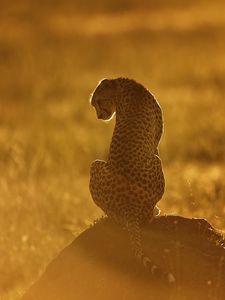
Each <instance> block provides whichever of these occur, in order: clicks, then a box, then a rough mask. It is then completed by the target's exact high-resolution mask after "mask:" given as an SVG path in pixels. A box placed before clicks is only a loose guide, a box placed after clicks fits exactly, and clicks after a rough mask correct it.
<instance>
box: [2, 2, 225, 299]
mask: <svg viewBox="0 0 225 300" xmlns="http://www.w3.org/2000/svg"><path fill="white" fill-rule="evenodd" d="M0 6H1V9H0V74H1V75H0V76H1V80H0V170H1V173H0V174H1V177H0V208H1V209H0V225H1V227H0V228H1V235H0V239H1V243H0V299H7V300H8V299H17V298H18V297H19V296H20V295H21V294H22V293H23V291H24V289H25V288H26V287H28V286H29V284H30V283H31V282H32V281H33V280H35V279H36V278H37V277H38V276H39V275H40V274H41V272H42V271H43V269H44V267H45V266H46V265H47V263H48V262H49V261H50V260H51V259H52V258H53V257H54V256H55V255H57V253H58V252H59V251H60V250H61V249H62V248H63V247H64V246H65V245H66V244H68V243H69V242H70V241H71V240H72V239H73V238H74V235H75V236H76V235H77V234H78V233H79V232H81V231H82V230H84V229H85V228H87V226H88V225H89V224H91V222H93V220H94V219H95V218H97V217H100V216H101V214H102V213H101V211H100V210H99V209H97V208H96V207H95V205H94V204H93V203H92V200H91V198H90V195H89V191H88V180H89V166H90V163H91V161H93V160H94V159H96V158H101V159H105V158H106V157H107V152H108V147H109V143H110V139H111V135H112V131H113V126H114V121H112V122H110V123H104V122H99V121H98V120H97V119H96V116H95V112H94V110H93V109H92V108H91V107H90V105H89V102H88V100H89V97H90V93H91V92H92V90H93V89H94V87H95V85H96V84H97V82H98V81H99V80H100V79H102V78H106V77H108V78H112V77H118V76H125V77H129V78H134V79H136V80H137V81H139V82H141V83H143V84H144V85H145V86H146V87H148V88H149V89H150V91H151V92H152V93H153V94H154V95H155V96H156V98H157V99H158V100H159V102H160V104H161V106H162V109H163V112H164V119H165V132H164V136H163V139H162V141H161V144H160V153H161V157H162V160H163V164H164V171H165V176H166V183H167V188H166V193H165V196H164V198H163V200H162V201H161V203H160V208H161V210H162V211H163V212H164V213H168V214H169V213H174V214H181V215H184V216H188V217H204V218H206V219H207V220H208V221H209V222H210V223H211V224H212V225H214V226H215V227H216V228H218V229H219V230H225V218H224V215H225V172H224V166H225V164H224V160H225V152H224V151H225V97H224V96H225V85H224V78H225V38H224V32H225V18H224V8H225V5H224V1H223V0H217V1H209V0H204V1H200V0H198V1H194V0H187V1H181V0H172V1H166V0H148V1H147V0H146V1H144V0H123V1H115V0H114V1H113V0H104V1H102V0H95V1H92V0H86V1H82V0H76V1H72V0H71V1H70V0H64V1H59V0H55V1H53V0H45V1H44V0H39V1H38V0H33V1H29V0H20V1H15V0H14V1H4V0H1V1H0ZM71 232H72V233H73V234H72V233H71Z"/></svg>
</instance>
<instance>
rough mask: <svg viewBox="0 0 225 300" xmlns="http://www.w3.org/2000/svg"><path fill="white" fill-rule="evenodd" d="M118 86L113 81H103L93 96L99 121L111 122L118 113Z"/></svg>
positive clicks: (91, 100)
mask: <svg viewBox="0 0 225 300" xmlns="http://www.w3.org/2000/svg"><path fill="white" fill-rule="evenodd" d="M115 100H116V85H115V82H114V81H113V80H109V79H103V80H102V81H101V82H100V83H99V84H98V86H97V87H96V89H95V90H94V92H93V94H92V95H91V99H90V102H91V105H92V106H94V108H95V110H96V114H97V118H98V119H102V120H105V121H106V120H107V121H109V120H110V119H111V118H112V117H113V115H114V113H115V112H116V103H115Z"/></svg>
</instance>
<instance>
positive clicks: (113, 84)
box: [99, 78, 117, 89]
mask: <svg viewBox="0 0 225 300" xmlns="http://www.w3.org/2000/svg"><path fill="white" fill-rule="evenodd" d="M99 84H104V86H105V87H108V88H111V89H116V88H117V83H116V80H115V79H107V78H103V79H102V80H101V81H100V83H99Z"/></svg>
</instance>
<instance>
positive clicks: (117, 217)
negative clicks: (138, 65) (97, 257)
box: [90, 78, 174, 282]
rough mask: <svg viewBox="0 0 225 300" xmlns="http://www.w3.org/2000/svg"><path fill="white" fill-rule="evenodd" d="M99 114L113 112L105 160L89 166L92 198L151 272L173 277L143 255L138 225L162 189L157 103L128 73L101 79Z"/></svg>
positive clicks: (96, 96) (152, 208) (150, 213)
mask: <svg viewBox="0 0 225 300" xmlns="http://www.w3.org/2000/svg"><path fill="white" fill-rule="evenodd" d="M91 104H92V105H93V106H94V108H95V109H96V113H97V117H98V119H103V120H109V119H110V118H111V117H112V116H113V115H114V113H116V125H115V129H114V133H113V137H112V141H111V145H110V150H109V156H108V159H107V162H105V161H102V160H96V161H94V162H93V163H92V165H91V170H90V192H91V195H92V198H93V200H94V202H95V203H96V204H97V205H98V206H99V207H100V208H101V209H102V210H103V211H104V212H105V213H106V215H108V216H109V217H110V218H112V219H113V220H114V221H115V222H117V223H119V224H121V225H122V226H126V227H127V229H128V232H129V235H130V240H131V245H132V248H133V251H134V254H135V256H136V257H137V258H138V260H140V261H141V262H142V263H143V264H144V266H145V267H146V268H148V269H149V270H150V271H151V272H152V274H153V275H156V276H158V277H161V278H166V279H167V280H168V281H170V282H172V281H174V277H173V275H172V274H170V273H166V272H164V271H163V270H161V269H160V268H159V267H158V266H156V265H155V264H154V263H153V262H152V261H151V260H150V258H148V257H146V256H145V255H144V253H143V249H142V238H141V225H142V224H144V223H146V222H148V221H149V220H151V219H152V218H153V216H154V212H155V211H157V207H156V204H157V202H158V201H159V200H160V199H161V198H162V196H163V193H164V186H165V182H164V175H163V171H162V165H161V160H160V158H159V153H158V145H159V141H160V138H161V135H162V132H163V118H162V111H161V108H160V106H159V103H158V102H157V101H156V99H155V98H154V97H153V95H152V94H151V93H150V92H149V91H148V90H147V89H146V88H145V87H144V86H143V85H141V84H139V83H137V82H135V81H134V80H131V79H127V78H117V79H104V80H102V81H101V82H100V83H99V85H98V86H97V87H96V89H95V91H94V92H93V94H92V97H91Z"/></svg>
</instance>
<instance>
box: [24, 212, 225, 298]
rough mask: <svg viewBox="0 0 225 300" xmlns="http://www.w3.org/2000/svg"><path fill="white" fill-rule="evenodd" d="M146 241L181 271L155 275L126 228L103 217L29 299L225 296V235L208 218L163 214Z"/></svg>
mask: <svg viewBox="0 0 225 300" xmlns="http://www.w3.org/2000/svg"><path fill="white" fill-rule="evenodd" d="M143 247H144V251H145V253H146V254H147V255H148V256H149V257H151V258H152V260H153V261H154V262H155V263H157V264H158V265H160V266H161V267H163V268H164V269H166V270H170V271H171V272H173V274H174V275H175V277H176V283H175V284H174V285H173V286H169V285H166V284H165V283H162V282H160V281H157V280H156V279H154V278H152V276H151V274H149V273H148V272H147V270H145V269H144V268H142V266H140V265H139V263H138V262H136V260H135V259H134V257H133V253H132V251H131V249H130V243H129V238H128V234H127V232H126V230H123V229H121V228H120V227H119V226H117V225H115V224H114V223H112V222H111V221H110V220H109V219H108V218H103V219H102V220H100V221H98V222H97V223H96V224H95V225H93V226H92V227H90V228H89V229H87V230H85V231H84V232H83V233H82V234H81V235H80V236H78V238H76V239H75V240H74V241H73V242H72V243H71V244H70V245H69V246H68V247H66V248H65V249H64V250H63V251H62V252H61V253H60V254H59V255H58V256H57V257H56V258H55V259H54V260H53V261H52V262H51V263H50V264H49V266H48V267H47V269H46V271H45V273H44V274H43V275H42V277H41V278H40V279H39V280H38V281H37V282H36V283H35V284H34V285H33V286H32V287H31V288H30V289H29V290H28V292H27V293H26V294H25V296H24V297H23V300H72V299H73V300H74V299H76V300H81V299H82V300H86V299H98V300H101V299H104V300H105V299H110V300H111V299H119V300H120V299H126V300H139V299H149V300H151V299H152V300H153V299H154V300H164V299H165V300H166V299H177V300H185V299H194V300H195V299H196V300H201V299H204V300H205V299H217V300H219V299H225V240H224V237H223V236H222V235H221V234H219V233H218V232H217V231H216V230H215V229H214V228H212V227H211V226H210V224H209V223H207V221H205V220H204V219H187V218H183V217H179V216H160V217H158V218H156V219H155V220H154V221H153V222H152V223H151V224H147V225H146V226H144V227H143Z"/></svg>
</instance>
